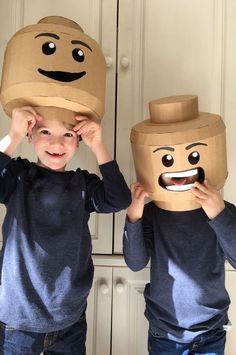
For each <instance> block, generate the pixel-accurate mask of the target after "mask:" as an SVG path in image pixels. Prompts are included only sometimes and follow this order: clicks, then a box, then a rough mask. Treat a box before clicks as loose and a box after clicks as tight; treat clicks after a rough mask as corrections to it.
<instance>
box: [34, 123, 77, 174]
mask: <svg viewBox="0 0 236 355" xmlns="http://www.w3.org/2000/svg"><path fill="white" fill-rule="evenodd" d="M29 141H30V142H31V143H32V144H33V145H34V149H35V153H36V155H37V157H38V162H37V164H38V165H39V166H42V167H45V168H48V169H52V170H57V171H64V170H65V167H66V164H67V163H68V162H69V161H70V160H71V159H72V158H73V156H74V154H75V151H76V149H77V147H78V136H77V134H76V132H75V131H73V126H72V125H70V124H68V123H64V122H61V121H58V120H51V119H45V118H43V119H42V120H41V121H37V123H36V125H35V126H34V128H33V130H32V132H30V133H29Z"/></svg>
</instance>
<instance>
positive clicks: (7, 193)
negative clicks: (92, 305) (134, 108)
mask: <svg viewBox="0 0 236 355" xmlns="http://www.w3.org/2000/svg"><path fill="white" fill-rule="evenodd" d="M76 120H77V121H78V123H77V124H76V125H74V126H72V125H70V124H68V123H64V122H62V121H60V120H53V119H51V118H50V117H41V116H39V115H38V114H37V112H36V111H35V109H34V108H32V107H22V108H19V109H14V110H13V114H12V123H11V128H10V131H9V134H8V135H7V136H6V137H5V138H3V140H2V141H1V142H0V201H1V203H3V204H4V205H5V206H6V209H7V211H6V216H5V219H4V223H3V248H2V251H1V285H0V350H1V351H2V352H4V354H9V355H10V354H18V353H20V354H23V353H24V354H25V353H27V354H28V355H30V354H32V355H33V354H34V355H35V354H40V353H41V352H44V354H62V353H63V354H70V355H75V354H78V355H84V354H85V340H86V318H85V310H86V304H87V297H88V294H89V291H90V288H91V286H92V281H93V269H94V268H93V262H92V258H91V252H92V244H91V236H90V233H89V228H88V220H89V216H90V213H92V212H98V213H111V212H117V211H120V210H121V209H124V208H126V207H127V206H128V205H129V203H130V191H129V189H128V187H127V185H126V183H125V180H124V178H123V176H122V174H121V173H120V171H119V168H118V165H117V163H116V162H115V161H114V160H112V158H111V156H110V154H109V152H108V150H107V148H106V145H105V144H104V143H103V140H102V133H101V125H100V124H99V123H97V122H95V121H91V120H88V119H87V118H86V117H81V116H77V117H76ZM26 134H28V138H29V141H30V143H32V144H33V146H34V148H35V153H36V156H37V163H31V162H29V161H28V160H26V159H21V158H17V159H13V158H11V155H12V154H13V152H14V151H15V149H16V148H17V146H18V145H19V144H20V143H21V142H22V139H23V138H24V137H25V136H26ZM80 137H81V138H82V139H83V142H84V143H85V144H86V145H87V146H88V147H89V148H90V150H91V151H92V152H93V153H94V155H95V157H96V159H97V162H98V164H99V168H100V172H101V175H102V180H101V179H100V178H99V177H98V176H97V175H95V174H90V173H89V172H87V171H85V170H80V169H77V170H76V171H66V165H67V163H68V162H69V161H70V160H71V159H72V157H73V156H74V153H75V152H76V149H77V147H78V145H79V140H80Z"/></svg>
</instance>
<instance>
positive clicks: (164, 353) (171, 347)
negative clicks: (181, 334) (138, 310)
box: [148, 328, 190, 355]
mask: <svg viewBox="0 0 236 355" xmlns="http://www.w3.org/2000/svg"><path fill="white" fill-rule="evenodd" d="M148 351H149V355H188V354H190V349H189V344H184V343H176V342H175V341H173V340H169V339H167V338H164V337H162V336H159V335H158V334H157V333H154V332H153V331H152V330H151V328H149V333H148Z"/></svg>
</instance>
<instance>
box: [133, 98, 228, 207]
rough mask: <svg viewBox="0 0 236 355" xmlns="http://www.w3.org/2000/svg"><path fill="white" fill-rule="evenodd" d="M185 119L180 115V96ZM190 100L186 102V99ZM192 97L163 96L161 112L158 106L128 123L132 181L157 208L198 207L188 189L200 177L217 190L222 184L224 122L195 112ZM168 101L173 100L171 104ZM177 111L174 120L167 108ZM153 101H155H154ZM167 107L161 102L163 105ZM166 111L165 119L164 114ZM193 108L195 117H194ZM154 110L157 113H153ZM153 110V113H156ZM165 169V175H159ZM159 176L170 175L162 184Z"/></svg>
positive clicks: (206, 114) (225, 175)
mask: <svg viewBox="0 0 236 355" xmlns="http://www.w3.org/2000/svg"><path fill="white" fill-rule="evenodd" d="M182 98H183V101H184V107H186V108H187V110H186V111H187V112H188V113H189V112H192V114H188V115H186V114H185V112H184V111H185V109H184V108H182V112H183V116H184V119H183V120H181V117H180V116H179V112H181V100H182ZM188 98H189V100H190V101H191V104H190V105H188V104H187V105H186V102H185V101H186V100H188ZM196 98H197V97H196V96H195V97H194V99H193V96H192V95H191V96H183V97H182V96H178V97H174V99H173V97H172V98H171V99H170V98H169V97H168V98H166V101H165V98H163V99H162V100H161V104H160V105H163V100H164V101H165V102H164V105H163V106H162V107H163V108H164V117H165V118H163V116H162V112H161V109H162V108H161V107H160V108H158V109H156V108H155V109H154V110H152V109H151V110H150V113H151V114H153V113H154V115H155V119H154V120H156V117H157V116H158V120H159V121H158V120H157V121H158V122H161V123H157V121H156V122H155V121H154V120H153V116H152V117H151V118H150V119H148V120H145V121H143V122H141V123H139V124H137V125H135V126H134V127H133V128H132V131H131V137H130V139H131V145H132V152H133V158H134V165H135V170H136V175H137V180H138V181H139V182H140V183H142V184H143V185H144V187H145V189H146V191H148V192H149V195H150V198H151V199H152V200H153V201H154V202H155V203H156V204H157V205H158V206H159V207H161V208H163V209H166V210H171V211H185V210H192V209H196V208H199V207H200V206H199V204H198V203H197V202H196V201H195V198H194V196H193V195H192V193H191V192H190V186H191V184H192V183H193V181H195V180H198V181H200V182H202V181H203V180H204V179H205V178H207V179H208V181H209V183H210V184H211V185H213V186H214V187H215V188H216V189H217V190H219V189H221V188H222V187H223V185H224V182H225V180H226V178H227V174H228V173H227V159H226V137H225V125H224V122H223V120H222V118H221V117H220V116H219V115H214V114H209V113H198V108H197V111H196V107H193V109H191V105H194V106H195V105H196V103H197V101H196ZM172 100H173V102H174V105H173V106H172ZM176 100H178V105H177V106H178V109H177V110H176V112H177V115H178V119H177V120H176V119H175V118H176V117H175V115H174V113H173V111H172V110H171V107H168V108H166V107H167V106H168V104H170V106H172V108H173V107H174V110H175V108H176ZM157 101H158V100H155V105H159V103H157ZM164 106H166V107H164ZM167 112H169V113H170V117H171V118H170V121H171V122H170V123H168V115H166V113H167ZM196 112H197V114H198V116H197V117H196ZM157 113H158V114H157ZM156 114H157V116H156ZM164 174H166V175H164ZM163 177H165V178H167V177H168V178H169V180H171V181H170V182H169V185H166V183H165V180H163Z"/></svg>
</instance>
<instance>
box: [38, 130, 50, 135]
mask: <svg viewBox="0 0 236 355" xmlns="http://www.w3.org/2000/svg"><path fill="white" fill-rule="evenodd" d="M40 133H41V134H50V133H49V131H48V130H47V129H42V130H41V131H40Z"/></svg>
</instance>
